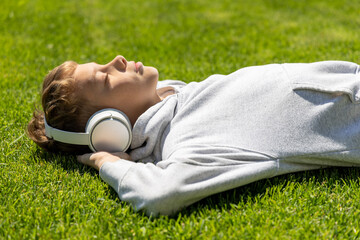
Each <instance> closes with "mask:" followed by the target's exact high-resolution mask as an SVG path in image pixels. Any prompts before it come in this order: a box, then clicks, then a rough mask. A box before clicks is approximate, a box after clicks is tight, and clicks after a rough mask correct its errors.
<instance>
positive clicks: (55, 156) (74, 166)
mask: <svg viewBox="0 0 360 240" xmlns="http://www.w3.org/2000/svg"><path fill="white" fill-rule="evenodd" d="M31 155H32V156H33V158H34V159H41V160H43V161H45V162H47V163H51V164H55V165H58V166H60V167H61V168H62V169H64V170H65V171H67V172H75V171H76V172H78V173H79V174H80V175H83V174H84V173H91V174H92V175H98V172H97V171H96V170H95V169H93V168H91V167H89V166H85V165H83V164H81V163H79V162H78V161H77V160H76V155H73V154H68V153H50V152H47V151H43V150H41V149H40V148H38V147H37V148H36V150H35V151H33V152H32V154H31Z"/></svg>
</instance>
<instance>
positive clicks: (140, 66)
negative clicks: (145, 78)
mask: <svg viewBox="0 0 360 240" xmlns="http://www.w3.org/2000/svg"><path fill="white" fill-rule="evenodd" d="M143 68H144V65H143V64H142V62H137V63H135V69H136V72H140V73H142V71H143Z"/></svg>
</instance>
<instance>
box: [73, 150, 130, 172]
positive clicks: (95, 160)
mask: <svg viewBox="0 0 360 240" xmlns="http://www.w3.org/2000/svg"><path fill="white" fill-rule="evenodd" d="M120 159H126V160H131V158H130V156H129V155H128V154H126V153H123V152H117V153H108V152H96V153H87V154H84V155H79V156H77V160H78V162H80V163H82V164H85V165H88V166H90V167H93V168H95V169H96V170H98V171H99V169H100V168H101V166H102V165H103V164H104V163H105V162H116V161H118V160H120Z"/></svg>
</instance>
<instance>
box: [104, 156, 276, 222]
mask: <svg viewBox="0 0 360 240" xmlns="http://www.w3.org/2000/svg"><path fill="white" fill-rule="evenodd" d="M277 170H278V162H277V160H268V161H261V162H249V163H247V164H244V163H242V164H233V165H223V166H204V165H195V164H192V163H190V162H188V163H187V162H181V161H170V163H169V164H167V165H164V166H161V167H159V166H158V165H155V164H153V163H146V164H145V163H136V162H130V161H126V160H119V161H117V162H106V163H104V164H103V166H102V167H101V169H100V176H101V178H102V179H103V180H104V181H105V182H107V183H108V184H109V185H110V186H111V187H112V188H114V190H115V191H116V192H117V193H118V195H119V197H120V199H121V200H123V201H126V202H129V203H131V204H132V206H133V207H134V209H135V210H136V211H139V210H142V211H145V212H146V214H148V215H155V216H156V215H159V214H162V215H171V214H173V213H176V212H177V211H179V210H180V209H182V208H184V207H186V206H188V205H190V204H192V203H194V202H196V201H199V200H200V199H202V198H205V197H207V196H210V195H212V194H215V193H219V192H222V191H226V190H229V189H232V188H235V187H239V186H242V185H245V184H248V183H250V182H254V181H257V180H260V179H263V178H269V177H272V176H274V175H276V173H277Z"/></svg>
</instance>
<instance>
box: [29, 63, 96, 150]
mask: <svg viewBox="0 0 360 240" xmlns="http://www.w3.org/2000/svg"><path fill="white" fill-rule="evenodd" d="M77 65H78V64H77V63H76V62H74V61H66V62H64V63H63V64H61V65H60V66H58V67H56V68H54V69H53V70H51V71H50V72H49V73H48V74H47V76H46V77H45V79H44V82H43V87H42V94H41V96H42V108H43V111H41V110H35V111H34V113H33V118H32V119H31V120H30V122H29V124H28V128H27V132H28V136H29V137H30V138H31V139H32V140H33V141H34V142H35V143H36V144H37V145H38V146H40V147H41V148H43V149H45V150H47V151H50V152H68V153H73V154H80V153H85V152H90V149H89V148H88V146H82V145H73V144H66V143H61V142H58V141H55V140H53V139H50V138H48V137H47V136H46V135H45V124H44V116H45V117H46V121H47V123H48V124H49V125H50V126H52V127H54V128H57V129H61V130H65V131H72V132H84V131H85V126H86V123H87V121H88V119H89V118H90V116H91V115H92V114H93V113H94V112H96V111H97V110H99V109H98V108H97V107H94V106H91V105H90V104H86V101H85V100H84V99H82V98H81V97H80V96H79V94H77V85H76V81H75V79H74V72H75V69H76V67H77Z"/></svg>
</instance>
